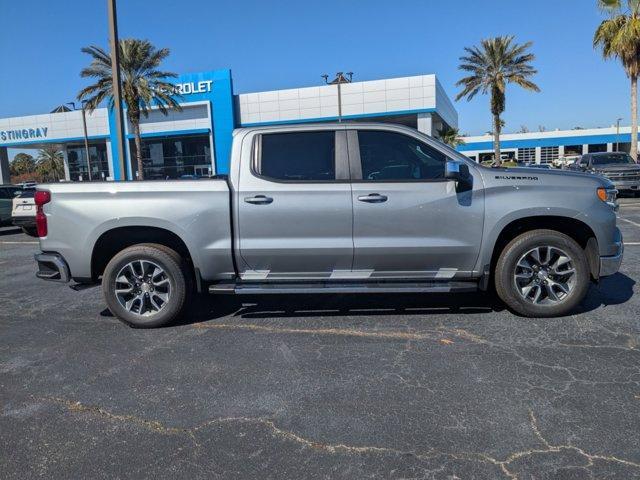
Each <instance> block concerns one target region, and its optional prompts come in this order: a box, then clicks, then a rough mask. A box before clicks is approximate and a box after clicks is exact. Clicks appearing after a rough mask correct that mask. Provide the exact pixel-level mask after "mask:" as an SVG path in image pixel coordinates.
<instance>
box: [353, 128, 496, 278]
mask: <svg viewBox="0 0 640 480" xmlns="http://www.w3.org/2000/svg"><path fill="white" fill-rule="evenodd" d="M348 135H349V136H348V138H349V152H350V156H349V160H350V162H351V170H352V178H353V183H352V190H353V194H352V195H353V213H354V218H353V242H354V264H353V270H354V274H355V273H357V272H359V273H360V275H361V276H362V277H366V278H423V279H424V278H435V279H450V278H454V277H467V276H469V274H470V272H471V271H472V270H473V268H474V265H475V263H476V260H477V258H478V254H479V250H480V241H481V239H482V228H483V218H484V192H483V189H482V180H481V178H480V176H479V174H477V173H474V172H475V170H474V169H473V168H472V169H471V173H472V175H474V186H473V189H472V190H468V191H458V190H459V189H458V188H457V186H456V183H455V182H453V181H448V180H446V179H445V178H444V171H445V163H446V161H447V159H448V157H447V154H446V153H444V152H445V151H446V150H442V151H441V150H439V149H438V148H436V147H435V146H433V145H429V144H428V142H427V141H423V140H421V139H420V138H419V136H418V135H417V134H416V136H411V135H408V134H405V133H401V132H392V131H384V130H375V127H372V129H359V130H358V131H357V132H356V131H350V132H349V134H348Z"/></svg>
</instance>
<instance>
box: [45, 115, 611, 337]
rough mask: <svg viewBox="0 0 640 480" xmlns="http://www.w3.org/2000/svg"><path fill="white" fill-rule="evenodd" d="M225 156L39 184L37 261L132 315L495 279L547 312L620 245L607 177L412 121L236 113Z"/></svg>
mask: <svg viewBox="0 0 640 480" xmlns="http://www.w3.org/2000/svg"><path fill="white" fill-rule="evenodd" d="M230 161H231V163H230V173H229V174H228V175H226V176H220V177H213V178H210V179H200V180H177V181H137V182H121V183H113V182H109V183H107V182H105V183H91V184H82V183H65V184H55V185H41V186H38V192H37V193H36V204H37V214H36V215H37V219H36V221H37V228H38V235H39V237H40V249H41V250H42V252H41V253H38V254H37V255H36V261H37V263H38V272H37V276H38V277H39V278H42V279H46V280H54V281H58V282H69V281H71V280H74V281H75V282H77V283H78V284H97V283H101V284H102V291H103V294H104V299H105V301H106V304H107V305H108V307H109V309H110V310H111V312H112V313H113V314H114V315H116V316H117V317H118V318H119V319H121V320H122V321H124V322H126V323H128V324H130V325H132V326H136V327H157V326H160V325H164V324H167V323H169V322H171V321H172V320H174V319H175V318H176V317H177V316H178V315H180V314H181V312H183V310H184V309H185V308H186V307H187V306H188V305H189V298H190V295H191V294H192V293H195V292H209V293H212V294H232V293H233V294H296V293H307V294H320V293H322V294H331V293H354V294H356V293H372V292H394V293H400V292H414V293H416V292H417V293H423V292H424V293H428V292H468V291H475V290H485V291H486V290H494V289H495V292H496V293H497V295H498V296H499V297H500V298H501V299H502V300H503V301H504V303H505V304H506V305H507V306H508V307H509V308H510V309H511V310H512V311H513V312H515V313H517V314H520V315H523V316H531V317H551V316H558V315H563V314H565V313H567V312H570V311H571V310H572V309H574V308H575V307H576V306H577V305H578V304H579V303H580V301H581V300H582V299H583V297H584V296H585V294H586V293H587V290H588V288H589V284H590V282H591V281H597V280H598V279H599V278H601V277H604V276H606V275H611V274H613V273H615V272H616V271H617V270H618V268H619V266H620V263H621V261H622V255H623V241H622V236H621V233H620V230H619V229H618V228H617V227H616V213H615V211H616V208H617V203H616V190H615V189H614V188H613V185H612V183H611V182H610V181H608V180H606V179H604V178H602V177H600V176H596V175H586V174H584V173H578V172H575V173H574V172H561V171H547V170H540V169H525V168H513V169H509V168H486V167H483V166H481V165H478V164H476V163H474V162H473V161H472V160H470V159H468V158H466V157H464V156H463V155H461V154H459V153H458V152H456V151H455V150H452V149H451V148H449V147H447V146H445V145H443V144H441V143H439V142H438V141H436V140H434V139H433V138H431V137H429V136H426V135H423V134H421V133H419V132H418V131H416V130H414V129H411V128H408V127H403V126H396V125H389V124H381V123H339V124H318V125H304V126H300V125H298V126H272V127H256V128H241V129H237V130H236V131H234V133H233V146H232V152H231V159H230Z"/></svg>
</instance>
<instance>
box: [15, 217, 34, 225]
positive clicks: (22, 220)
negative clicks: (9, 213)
mask: <svg viewBox="0 0 640 480" xmlns="http://www.w3.org/2000/svg"><path fill="white" fill-rule="evenodd" d="M11 223H13V224H14V225H15V226H16V227H35V226H36V217H27V216H24V217H11Z"/></svg>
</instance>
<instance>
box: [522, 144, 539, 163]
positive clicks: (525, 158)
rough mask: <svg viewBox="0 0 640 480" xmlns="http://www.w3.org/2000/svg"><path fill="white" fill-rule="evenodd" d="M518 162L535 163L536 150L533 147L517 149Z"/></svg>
mask: <svg viewBox="0 0 640 480" xmlns="http://www.w3.org/2000/svg"><path fill="white" fill-rule="evenodd" d="M518 160H519V161H521V162H535V161H536V149H535V147H533V148H530V147H526V148H519V149H518Z"/></svg>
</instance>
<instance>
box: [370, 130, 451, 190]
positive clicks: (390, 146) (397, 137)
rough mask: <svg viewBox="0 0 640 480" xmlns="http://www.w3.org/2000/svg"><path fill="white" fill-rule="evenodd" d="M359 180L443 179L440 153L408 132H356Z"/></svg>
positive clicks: (442, 157)
mask: <svg viewBox="0 0 640 480" xmlns="http://www.w3.org/2000/svg"><path fill="white" fill-rule="evenodd" d="M358 143H359V146H360V159H361V161H362V179H363V180H368V181H378V182H388V181H398V180H399V181H403V180H405V181H406V180H408V181H420V180H423V181H424V180H438V179H442V178H444V167H445V164H446V162H447V157H446V155H445V154H444V153H441V152H439V151H438V150H436V149H434V148H432V147H430V146H429V145H427V144H425V143H423V142H421V141H420V140H417V139H415V138H413V137H410V136H408V135H403V134H401V133H395V132H384V131H380V130H360V131H359V132H358Z"/></svg>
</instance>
